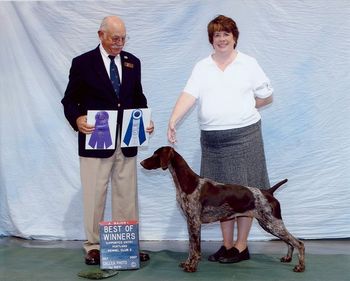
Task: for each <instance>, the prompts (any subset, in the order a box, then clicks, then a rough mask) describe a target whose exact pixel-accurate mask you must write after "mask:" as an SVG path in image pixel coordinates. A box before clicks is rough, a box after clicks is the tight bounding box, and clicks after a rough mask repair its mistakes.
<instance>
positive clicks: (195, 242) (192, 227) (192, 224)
mask: <svg viewBox="0 0 350 281" xmlns="http://www.w3.org/2000/svg"><path fill="white" fill-rule="evenodd" d="M192 219H193V217H192V218H191V219H189V218H187V220H188V221H187V229H188V238H189V253H188V258H187V260H186V261H185V262H182V263H180V267H182V268H183V270H184V271H186V272H195V271H197V266H198V262H199V260H200V258H201V223H200V221H199V218H198V219H193V220H192Z"/></svg>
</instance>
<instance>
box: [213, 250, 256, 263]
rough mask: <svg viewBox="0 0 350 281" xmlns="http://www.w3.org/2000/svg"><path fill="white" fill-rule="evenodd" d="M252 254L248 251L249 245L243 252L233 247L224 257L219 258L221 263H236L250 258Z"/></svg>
mask: <svg viewBox="0 0 350 281" xmlns="http://www.w3.org/2000/svg"><path fill="white" fill-rule="evenodd" d="M249 259H250V255H249V251H248V247H247V248H245V249H244V250H243V251H242V252H239V250H238V249H237V248H235V247H232V248H231V249H229V250H227V251H226V254H225V256H224V257H222V258H220V259H219V262H220V263H236V262H240V261H243V260H249Z"/></svg>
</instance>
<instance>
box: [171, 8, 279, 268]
mask: <svg viewBox="0 0 350 281" xmlns="http://www.w3.org/2000/svg"><path fill="white" fill-rule="evenodd" d="M238 36H239V31H238V28H237V26H236V23H235V22H234V20H232V19H231V18H228V17H226V16H223V15H220V16H218V17H216V18H215V19H213V20H212V21H211V22H210V23H209V24H208V37H209V42H210V43H211V44H212V46H213V49H214V52H213V53H212V54H211V55H210V56H209V57H207V58H205V59H203V60H201V61H199V62H198V63H197V64H196V65H195V67H194V69H193V71H192V74H191V76H190V78H189V80H188V81H187V84H186V86H185V89H184V91H183V92H182V94H181V95H180V97H179V98H178V100H177V102H176V105H175V107H174V110H173V112H172V115H171V117H170V120H169V125H168V140H169V142H171V143H175V142H176V129H175V127H176V124H177V123H178V122H179V121H180V120H181V119H182V117H183V116H184V115H185V114H186V113H187V112H188V110H189V109H190V108H191V107H192V106H193V105H194V104H195V103H197V104H198V106H199V108H198V119H199V124H200V129H201V137H200V139H201V140H200V141H201V150H202V151H201V152H202V156H201V157H202V158H201V176H202V177H206V178H211V179H213V180H215V181H218V182H223V183H236V184H241V185H248V186H255V187H260V188H269V187H270V183H269V179H268V174H267V169H266V161H265V153H264V147H263V140H262V134H261V121H260V119H261V116H260V114H259V112H258V110H257V108H260V107H262V106H265V105H267V104H269V103H271V102H272V92H273V90H272V88H271V87H270V81H269V79H268V78H267V77H266V75H265V73H264V72H263V70H262V69H261V68H260V66H259V64H258V63H257V61H256V60H255V59H254V58H252V57H250V56H247V55H245V54H243V53H241V52H239V51H237V50H236V45H237V40H238ZM252 220H253V219H252V218H251V217H239V218H237V238H236V241H235V242H234V239H233V234H234V223H235V220H228V221H222V222H220V226H221V231H222V236H223V245H222V246H221V248H220V249H219V250H218V251H217V252H216V253H214V254H213V255H210V256H209V258H208V259H209V261H219V262H221V263H234V262H239V261H241V260H247V259H249V251H248V247H247V238H248V234H249V231H250V228H251V225H252Z"/></svg>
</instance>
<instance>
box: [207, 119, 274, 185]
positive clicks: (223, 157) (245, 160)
mask: <svg viewBox="0 0 350 281" xmlns="http://www.w3.org/2000/svg"><path fill="white" fill-rule="evenodd" d="M201 147H202V159H201V176H202V177H206V178H209V179H213V180H215V181H218V182H222V183H235V184H241V185H246V186H253V187H258V188H261V189H267V188H269V187H270V182H269V177H268V174H267V168H266V160H265V152H264V144H263V139H262V134H261V121H258V122H257V123H255V124H253V125H250V126H247V127H243V128H238V129H230V130H215V131H201Z"/></svg>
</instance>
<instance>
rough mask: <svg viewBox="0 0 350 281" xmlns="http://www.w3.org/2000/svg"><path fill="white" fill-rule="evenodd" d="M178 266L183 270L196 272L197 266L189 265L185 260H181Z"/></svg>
mask: <svg viewBox="0 0 350 281" xmlns="http://www.w3.org/2000/svg"><path fill="white" fill-rule="evenodd" d="M179 267H181V268H183V270H184V271H185V272H196V271H197V267H196V266H193V265H191V264H190V263H188V262H187V261H186V262H181V263H180V264H179Z"/></svg>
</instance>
